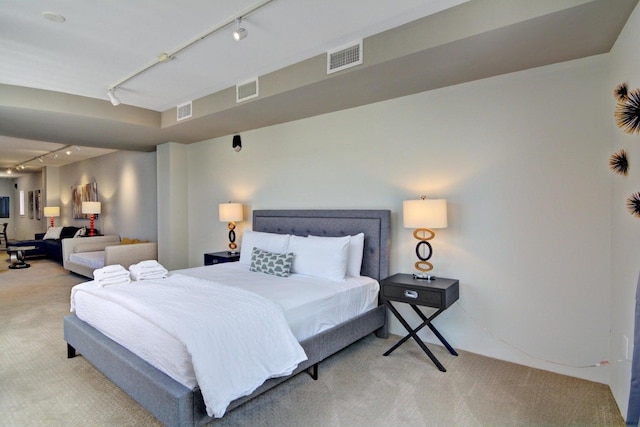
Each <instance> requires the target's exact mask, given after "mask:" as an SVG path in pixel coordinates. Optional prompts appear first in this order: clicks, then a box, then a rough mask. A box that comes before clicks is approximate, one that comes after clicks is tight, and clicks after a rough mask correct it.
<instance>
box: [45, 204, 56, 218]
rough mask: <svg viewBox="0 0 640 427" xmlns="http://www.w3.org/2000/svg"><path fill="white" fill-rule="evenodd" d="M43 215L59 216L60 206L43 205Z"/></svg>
mask: <svg viewBox="0 0 640 427" xmlns="http://www.w3.org/2000/svg"><path fill="white" fill-rule="evenodd" d="M44 216H48V217H59V216H60V207H59V206H45V207H44Z"/></svg>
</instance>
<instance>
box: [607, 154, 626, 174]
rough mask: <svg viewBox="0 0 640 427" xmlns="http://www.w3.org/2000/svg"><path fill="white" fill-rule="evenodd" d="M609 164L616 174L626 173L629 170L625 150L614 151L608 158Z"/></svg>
mask: <svg viewBox="0 0 640 427" xmlns="http://www.w3.org/2000/svg"><path fill="white" fill-rule="evenodd" d="M609 166H610V167H611V170H612V171H613V172H614V173H617V174H618V175H625V176H626V175H627V173H628V172H629V160H628V159H627V152H626V151H624V150H620V151H618V152H617V153H614V154H613V155H612V156H611V158H610V159H609Z"/></svg>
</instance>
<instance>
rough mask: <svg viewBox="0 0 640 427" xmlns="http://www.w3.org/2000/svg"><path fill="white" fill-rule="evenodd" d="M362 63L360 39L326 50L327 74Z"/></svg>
mask: <svg viewBox="0 0 640 427" xmlns="http://www.w3.org/2000/svg"><path fill="white" fill-rule="evenodd" d="M359 64H362V40H359V41H357V42H353V43H350V44H348V45H347V46H342V47H339V48H337V49H333V50H330V51H328V52H327V74H331V73H335V72H336V71H340V70H344V69H346V68H349V67H354V66H356V65H359Z"/></svg>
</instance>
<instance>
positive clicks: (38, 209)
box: [33, 190, 42, 219]
mask: <svg viewBox="0 0 640 427" xmlns="http://www.w3.org/2000/svg"><path fill="white" fill-rule="evenodd" d="M33 197H34V198H35V200H34V205H35V206H34V210H35V212H36V219H42V203H41V199H40V190H36V191H35V193H34V194H33Z"/></svg>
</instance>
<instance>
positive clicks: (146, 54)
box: [0, 0, 467, 111]
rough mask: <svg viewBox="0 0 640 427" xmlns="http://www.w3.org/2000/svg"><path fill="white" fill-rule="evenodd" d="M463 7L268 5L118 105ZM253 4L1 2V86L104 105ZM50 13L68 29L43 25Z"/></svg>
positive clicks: (407, 2) (281, 1) (202, 89)
mask: <svg viewBox="0 0 640 427" xmlns="http://www.w3.org/2000/svg"><path fill="white" fill-rule="evenodd" d="M465 1H467V0H393V1H390V0H322V1H318V0H273V1H272V2H270V3H268V4H266V5H265V6H264V7H262V8H261V9H259V10H257V11H255V12H254V13H252V14H250V15H249V16H247V17H246V18H244V19H243V21H242V27H244V28H246V29H247V31H248V33H249V35H248V37H247V38H246V39H244V40H241V41H240V42H236V41H235V40H233V38H232V32H233V30H234V29H235V24H232V25H229V26H227V27H225V28H222V29H221V30H220V31H219V32H217V33H215V34H213V35H211V36H209V37H208V38H206V39H205V40H203V41H202V42H200V43H198V44H196V45H195V46H193V47H192V48H190V49H189V50H186V51H184V52H183V53H182V54H180V55H178V56H177V57H176V58H175V59H174V60H172V61H169V62H168V63H165V64H160V65H158V66H156V67H155V68H153V69H152V70H150V71H148V72H146V73H144V74H142V75H140V76H139V77H137V78H135V79H133V80H131V81H129V82H127V83H126V84H125V85H123V86H122V87H121V88H120V89H119V90H118V92H117V94H118V97H119V98H120V99H121V100H122V102H123V103H124V104H127V105H134V106H138V107H142V108H147V109H151V110H155V111H164V110H167V109H169V108H171V107H174V106H176V105H178V104H181V103H183V102H185V101H189V100H191V99H196V98H200V97H202V96H204V95H207V94H210V93H213V92H217V91H219V90H222V89H225V88H227V87H230V86H233V85H235V84H236V83H239V82H243V81H246V80H248V79H252V78H255V77H257V76H260V75H264V74H267V73H269V72H271V71H275V70H278V69H281V68H283V67H285V66H288V65H291V64H294V63H296V62H299V61H301V60H303V59H306V58H309V57H312V56H315V55H318V54H320V53H322V52H324V51H326V50H328V49H331V48H335V47H338V46H340V45H342V44H345V43H348V42H351V41H353V40H354V39H358V38H364V37H367V36H370V35H372V34H376V33H378V32H381V31H384V30H387V29H389V28H393V27H396V26H398V25H400V24H404V23H406V22H408V21H411V20H415V19H417V18H420V17H423V16H426V15H428V14H432V13H434V12H438V11H439V10H442V9H445V8H448V7H451V6H454V5H456V4H460V3H464V2H465ZM256 3H258V1H257V0H233V1H229V0H184V1H176V0H133V1H105V0H27V1H22V0H21V1H16V0H0V39H1V40H2V43H1V44H0V57H1V58H3V59H2V61H0V83H5V84H10V85H16V86H25V87H32V88H40V89H46V90H53V91H56V92H64V93H70V94H75V95H81V96H86V97H91V98H97V99H104V100H106V99H108V98H107V88H109V87H110V86H112V85H113V84H115V83H117V82H118V81H119V80H120V79H122V78H124V77H126V76H127V75H129V74H131V73H133V72H135V71H136V70H138V69H140V68H141V67H144V66H145V65H147V64H149V63H152V62H153V61H155V60H156V59H157V57H158V55H160V54H161V53H163V52H164V53H168V52H171V51H173V50H174V49H176V48H177V47H179V46H181V45H183V44H184V43H186V42H187V41H189V40H191V39H193V38H195V37H197V36H199V35H200V34H203V33H205V32H207V31H208V30H210V29H211V28H214V27H217V26H219V25H220V24H223V23H225V22H228V21H229V20H230V19H231V20H232V19H233V17H235V16H237V15H239V14H241V13H242V11H244V10H247V9H249V8H250V7H251V6H252V5H254V4H256ZM45 11H51V12H55V13H58V14H60V15H62V16H64V17H65V18H66V21H65V22H64V23H56V22H51V21H48V20H46V19H45V18H44V17H43V15H42V13H43V12H45Z"/></svg>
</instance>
